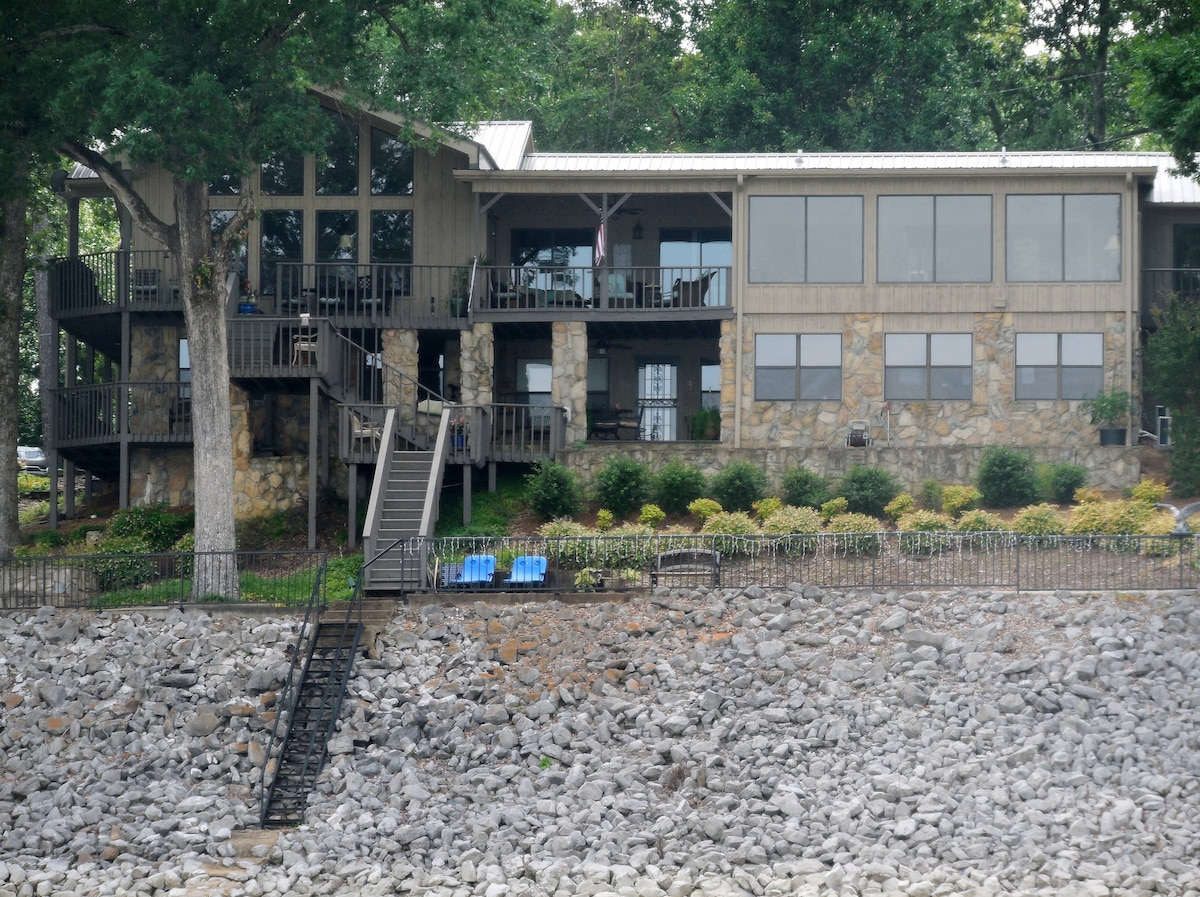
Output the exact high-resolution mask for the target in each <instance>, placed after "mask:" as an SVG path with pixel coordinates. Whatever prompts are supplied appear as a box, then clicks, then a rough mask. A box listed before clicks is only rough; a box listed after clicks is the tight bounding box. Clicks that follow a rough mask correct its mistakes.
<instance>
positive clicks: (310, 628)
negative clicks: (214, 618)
mask: <svg viewBox="0 0 1200 897" xmlns="http://www.w3.org/2000/svg"><path fill="white" fill-rule="evenodd" d="M327 564H328V557H327V556H326V557H323V558H322V559H321V565H320V566H319V567H318V568H317V571H318V572H317V575H316V577H314V579H313V585H312V592H311V594H310V595H309V597H308V606H307V607H306V608H305V610H304V619H303V620H302V621H301V623H300V632H299V633H298V634H297V636H296V648H295V651H294V652H293V653H292V662H291V664H290V665H289V667H288V673H287V678H286V679H285V680H284V683H283V689H282V691H280V692H279V694H278V695H277V697H276V699H275V705H276V708H277V710H276V713H275V721H274V722H273V723H272V725H271V735H270V737H269V738H268V739H267V749H266V752H265V756H264V757H263V765H262V776H261V777H260V778H259V782H258V790H259V825H260V826H261V825H262V824H263V822H265V821H266V816H267V809H268V807H269V806H270V803H271V795H272V794H273V792H274V790H275V776H272V777H271V781H270V783H269V784H268V783H267V773H268V771H269V770H270V768H271V756H272V754H273V752H274V751H275V749H276V744H275V742H276V740H277V738H278V735H279V725H280V721H281V720H282V719H283V718H284V717H285V716H286V717H287V718H288V721H289V724H290V721H291V718H292V714H293V713H294V711H295V709H296V701H297V699H298V697H299V694H300V691H299V688H298V687H297V686H298V685H299V683H300V682H303V681H304V670H305V669H307V666H308V658H309V657H310V656H311V654H312V648H313V645H314V644H315V643H316V631H317V627H316V621H317V618H318V617H319V616H320V613H321V608H322V606H323V605H324V600H325V590H324V589H323V588H322V587H321V586H322V584H323V582H324V580H325V573H326V570H327V566H326V565H327ZM302 658H303V661H304V667H303V668H300V670H299V676H297V668H298V667H299V666H300V662H301V659H302ZM284 736H285V740H286V736H287V730H286V729H285V730H284ZM279 747H280V748H282V743H281V744H280V745H279Z"/></svg>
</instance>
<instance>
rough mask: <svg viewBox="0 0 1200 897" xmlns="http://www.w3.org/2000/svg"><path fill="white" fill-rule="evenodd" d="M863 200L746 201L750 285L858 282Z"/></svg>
mask: <svg viewBox="0 0 1200 897" xmlns="http://www.w3.org/2000/svg"><path fill="white" fill-rule="evenodd" d="M862 279H863V200H862V197H861V196H752V197H750V282H751V283H862Z"/></svg>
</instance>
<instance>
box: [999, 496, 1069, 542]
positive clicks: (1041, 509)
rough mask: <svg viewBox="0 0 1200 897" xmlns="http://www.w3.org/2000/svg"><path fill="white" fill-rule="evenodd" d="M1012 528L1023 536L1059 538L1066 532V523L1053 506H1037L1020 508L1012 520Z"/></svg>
mask: <svg viewBox="0 0 1200 897" xmlns="http://www.w3.org/2000/svg"><path fill="white" fill-rule="evenodd" d="M1012 528H1013V530H1014V531H1015V532H1018V533H1020V534H1021V535H1023V536H1061V535H1062V534H1063V533H1065V532H1066V531H1067V522H1066V520H1064V519H1063V516H1062V514H1060V513H1059V512H1058V508H1056V507H1055V506H1054V505H1049V504H1038V505H1030V506H1029V507H1026V508H1022V509H1021V511H1020V512H1019V513H1018V514H1017V515H1016V516H1015V517H1014V518H1013V522H1012Z"/></svg>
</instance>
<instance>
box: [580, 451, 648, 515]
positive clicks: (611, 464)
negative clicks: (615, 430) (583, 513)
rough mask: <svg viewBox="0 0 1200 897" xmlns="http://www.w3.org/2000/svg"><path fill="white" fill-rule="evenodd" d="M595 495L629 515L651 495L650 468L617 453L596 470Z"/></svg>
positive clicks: (593, 495)
mask: <svg viewBox="0 0 1200 897" xmlns="http://www.w3.org/2000/svg"><path fill="white" fill-rule="evenodd" d="M592 497H593V498H594V499H595V501H596V502H597V503H598V504H599V505H600V506H601V507H605V508H608V509H609V510H610V511H612V512H613V514H614V515H615V516H616V517H618V518H622V517H627V516H628V515H629V514H631V513H633V512H634V511H635V510H637V509H638V508H639V507H641V506H642V505H643V504H645V503H646V500H647V499H648V498H649V497H650V468H649V467H647V466H646V465H645V464H642V463H641V462H640V461H635V460H633V459H632V458H627V457H625V456H624V455H614V456H613V457H612V458H609V460H608V462H607V463H606V464H605V465H604V466H603V467H601V468H600V469H599V470H598V471H597V472H596V476H595V478H594V479H593V480H592Z"/></svg>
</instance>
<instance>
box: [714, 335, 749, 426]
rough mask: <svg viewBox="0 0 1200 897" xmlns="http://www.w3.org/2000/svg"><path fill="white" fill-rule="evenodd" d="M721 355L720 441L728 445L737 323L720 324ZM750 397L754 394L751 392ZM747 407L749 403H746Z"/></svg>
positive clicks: (734, 396)
mask: <svg viewBox="0 0 1200 897" xmlns="http://www.w3.org/2000/svg"><path fill="white" fill-rule="evenodd" d="M718 345H719V346H720V350H719V351H720V354H721V441H722V442H728V443H729V444H730V445H732V444H733V441H734V432H733V431H734V411H733V409H734V405H735V403H736V402H737V387H738V379H739V378H738V374H737V321H736V320H733V319H729V320H725V321H722V322H721V336H720V341H719V343H718ZM750 395H751V397H753V395H754V393H753V392H751V394H750ZM746 404H747V405H749V402H747V403H746Z"/></svg>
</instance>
